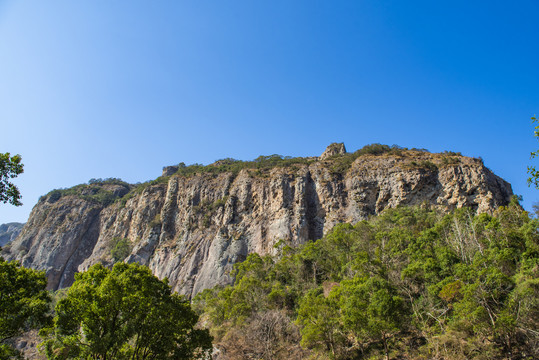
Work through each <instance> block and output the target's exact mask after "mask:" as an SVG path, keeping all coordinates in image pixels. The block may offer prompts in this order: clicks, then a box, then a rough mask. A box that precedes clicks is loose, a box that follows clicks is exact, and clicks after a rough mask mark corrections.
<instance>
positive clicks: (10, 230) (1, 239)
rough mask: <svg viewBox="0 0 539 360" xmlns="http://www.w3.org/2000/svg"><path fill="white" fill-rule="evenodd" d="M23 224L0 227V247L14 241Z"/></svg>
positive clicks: (2, 225) (8, 224)
mask: <svg viewBox="0 0 539 360" xmlns="http://www.w3.org/2000/svg"><path fill="white" fill-rule="evenodd" d="M23 225H24V224H21V223H18V222H12V223H7V224H1V225H0V246H4V245H6V244H7V243H9V242H10V241H13V240H15V238H17V236H19V233H20V232H21V230H22V227H23Z"/></svg>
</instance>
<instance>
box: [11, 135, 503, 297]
mask: <svg viewBox="0 0 539 360" xmlns="http://www.w3.org/2000/svg"><path fill="white" fill-rule="evenodd" d="M341 145H342V146H341ZM163 175H164V176H162V177H160V178H158V179H157V180H154V181H151V182H148V183H144V184H139V185H130V184H126V183H124V182H121V181H119V180H116V179H112V180H106V181H94V182H93V183H90V184H88V185H78V186H77V187H74V188H71V189H64V190H55V191H52V192H50V193H49V194H47V195H45V196H43V197H42V198H41V199H40V200H39V202H38V203H37V204H36V205H35V207H34V209H33V210H32V213H31V214H30V217H29V220H28V222H27V223H26V224H25V226H24V227H23V229H22V231H21V233H20V235H19V236H18V238H17V239H16V240H14V241H13V242H11V243H10V244H9V245H7V246H6V247H5V248H4V249H3V252H2V256H4V257H5V258H7V259H9V260H12V259H17V260H20V261H21V262H22V264H23V266H26V267H31V268H35V269H40V270H46V272H47V276H48V279H49V288H50V289H59V288H63V287H67V286H70V285H71V284H72V282H73V279H74V274H75V273H76V272H77V271H84V270H85V269H87V268H88V267H89V266H91V265H92V264H95V263H97V262H101V263H104V264H106V265H112V264H113V263H114V262H115V261H126V262H135V261H136V262H139V263H142V264H145V265H148V266H149V267H150V268H151V269H152V271H153V272H154V274H156V275H157V276H158V277H160V278H164V277H167V278H168V279H169V282H170V284H171V286H172V287H173V289H174V290H176V291H178V292H179V293H181V294H185V295H187V296H188V297H191V296H193V295H194V294H196V293H198V292H199V291H201V290H203V289H205V288H208V287H212V286H214V285H217V284H227V283H230V282H231V280H232V279H231V278H230V270H231V269H232V266H233V264H234V263H236V262H239V261H242V260H244V259H245V258H246V256H247V254H249V253H251V252H258V253H260V254H267V253H272V252H274V251H276V249H275V245H276V244H277V243H278V242H279V241H282V242H284V243H286V244H289V245H292V246H294V245H297V244H300V243H304V242H306V241H308V240H314V239H318V238H320V237H322V235H323V234H325V233H326V232H327V231H328V230H330V229H331V228H332V227H333V226H334V225H335V224H337V223H339V222H352V223H354V222H357V221H360V220H362V219H366V218H367V217H369V216H372V215H376V214H379V213H380V212H382V211H383V210H384V209H386V208H388V207H390V208H393V207H396V206H399V205H418V206H432V207H436V208H439V209H441V210H442V211H449V210H451V209H454V208H460V207H470V208H472V209H474V210H475V211H477V212H492V211H493V210H494V209H496V208H497V207H499V206H502V205H506V204H507V203H508V202H509V201H510V198H511V196H512V194H513V193H512V189H511V185H510V184H509V183H507V182H506V181H504V180H503V179H501V178H499V177H498V176H496V175H494V174H493V173H492V172H491V171H490V170H489V169H487V168H486V167H485V166H484V165H483V162H482V161H481V160H480V159H475V158H469V157H465V156H461V155H460V154H458V153H442V154H432V153H428V152H426V151H421V150H407V149H401V148H398V147H388V146H385V145H378V144H375V145H370V146H367V147H365V148H363V149H360V150H358V151H356V152H354V153H347V152H346V150H345V148H344V145H343V144H332V145H330V147H328V149H327V150H326V151H325V152H324V156H321V157H310V158H289V157H282V156H278V155H272V156H265V157H260V158H258V159H256V160H254V161H252V162H242V161H237V160H234V159H224V160H220V161H218V162H216V163H214V164H211V165H207V166H202V165H191V166H185V165H184V164H179V165H177V166H170V167H166V168H164V171H163Z"/></svg>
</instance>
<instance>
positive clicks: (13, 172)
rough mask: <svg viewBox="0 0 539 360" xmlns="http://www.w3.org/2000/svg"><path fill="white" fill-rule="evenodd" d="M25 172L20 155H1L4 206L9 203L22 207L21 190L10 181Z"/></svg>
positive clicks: (0, 186)
mask: <svg viewBox="0 0 539 360" xmlns="http://www.w3.org/2000/svg"><path fill="white" fill-rule="evenodd" d="M23 171H24V170H23V164H21V156H20V155H14V156H11V155H10V154H9V153H5V154H4V153H0V202H3V203H4V204H5V203H7V202H9V203H10V204H12V205H15V206H20V205H22V203H21V201H20V199H21V194H20V192H19V189H18V188H17V187H16V186H15V185H14V184H13V183H11V182H9V180H10V179H13V178H14V177H17V175H19V174H22V173H23Z"/></svg>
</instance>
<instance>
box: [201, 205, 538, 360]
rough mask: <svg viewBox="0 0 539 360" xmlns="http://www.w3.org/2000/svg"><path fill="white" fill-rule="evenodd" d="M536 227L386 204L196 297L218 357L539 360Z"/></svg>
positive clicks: (512, 219)
mask: <svg viewBox="0 0 539 360" xmlns="http://www.w3.org/2000/svg"><path fill="white" fill-rule="evenodd" d="M538 225H539V221H538V220H537V219H531V218H530V217H529V215H528V213H527V212H525V211H523V210H522V209H521V207H520V206H519V205H518V202H517V201H516V199H515V200H514V201H513V202H512V203H511V204H510V205H509V206H508V207H501V208H499V209H498V210H497V211H495V212H494V214H493V215H488V214H480V215H476V214H474V213H473V212H472V211H471V210H470V209H458V210H455V211H454V212H452V213H450V214H447V215H443V214H441V213H440V212H438V211H435V210H431V209H428V208H418V207H402V208H398V209H388V210H386V211H384V212H383V213H382V214H381V215H380V216H378V217H372V218H371V219H369V220H365V221H360V222H359V223H357V224H355V225H351V224H339V225H337V226H335V227H334V229H333V230H332V231H330V232H329V233H328V234H327V235H326V236H324V237H323V238H322V239H320V240H318V241H312V242H308V243H306V244H304V245H302V246H300V247H298V248H291V247H289V246H283V244H282V243H281V244H277V247H278V253H279V255H277V256H269V255H268V256H260V255H258V254H251V255H249V257H248V258H247V260H246V261H244V262H243V263H240V264H236V266H235V270H234V273H235V276H236V278H235V282H234V284H233V285H232V286H227V287H224V288H223V287H216V288H213V289H208V290H205V291H204V292H202V293H201V294H199V295H198V296H197V297H196V298H195V306H196V308H197V309H198V311H199V312H200V313H201V314H202V316H203V317H202V318H203V320H204V321H203V324H204V325H205V326H209V327H210V328H211V331H212V334H213V335H214V336H215V339H216V345H217V347H218V349H219V353H218V357H217V358H218V359H285V358H287V359H305V358H313V359H378V358H380V359H382V358H387V359H524V358H526V359H530V358H534V359H536V358H539V336H538V335H539V333H538V331H539V234H538Z"/></svg>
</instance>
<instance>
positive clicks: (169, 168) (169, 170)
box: [161, 166, 178, 176]
mask: <svg viewBox="0 0 539 360" xmlns="http://www.w3.org/2000/svg"><path fill="white" fill-rule="evenodd" d="M176 171H178V166H165V167H164V168H163V174H162V175H161V176H170V175H173V174H174V173H175V172H176Z"/></svg>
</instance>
